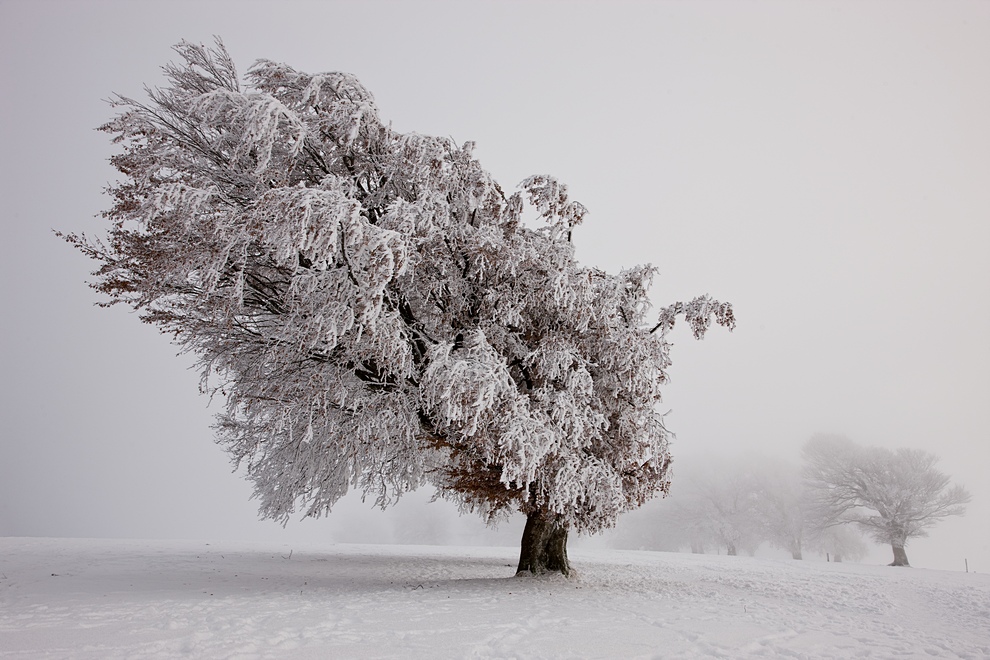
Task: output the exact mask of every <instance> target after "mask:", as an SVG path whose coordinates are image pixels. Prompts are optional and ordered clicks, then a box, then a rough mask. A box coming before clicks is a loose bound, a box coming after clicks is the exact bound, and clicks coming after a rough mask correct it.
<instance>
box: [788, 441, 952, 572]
mask: <svg viewBox="0 0 990 660" xmlns="http://www.w3.org/2000/svg"><path fill="white" fill-rule="evenodd" d="M804 457H805V461H806V465H805V471H804V476H805V481H806V483H807V485H808V489H809V495H810V501H811V504H812V507H813V509H814V511H815V513H816V516H817V517H818V518H819V519H820V520H821V521H823V527H828V526H834V525H841V524H844V523H855V524H857V525H858V526H859V527H861V528H862V529H863V530H864V531H865V532H867V533H868V534H869V535H870V536H872V537H873V538H874V539H875V540H876V541H877V542H878V543H885V544H890V546H891V548H892V549H893V552H894V561H893V562H892V563H891V566H908V565H909V564H908V558H907V553H906V552H905V547H906V546H907V543H908V541H909V540H910V539H912V538H917V537H922V536H927V535H928V529H929V528H930V527H932V526H933V525H935V524H936V523H938V522H939V521H940V520H942V519H943V518H946V517H948V516H961V515H963V513H964V512H965V505H966V504H967V503H968V502H969V499H970V497H969V493H968V492H967V491H966V489H965V488H963V487H962V486H959V485H951V484H950V479H949V477H948V476H947V475H945V474H944V473H942V472H940V471H939V470H938V469H936V467H935V465H936V463H937V462H938V457H937V456H935V455H934V454H930V453H928V452H925V451H921V450H917V449H897V450H891V449H885V448H881V447H866V448H864V447H860V446H858V445H855V444H853V443H852V442H851V441H849V440H848V439H846V438H843V437H838V436H816V437H814V438H812V439H811V440H809V441H808V443H807V444H806V445H805V446H804Z"/></svg>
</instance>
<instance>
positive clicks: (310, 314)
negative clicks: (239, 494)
mask: <svg viewBox="0 0 990 660" xmlns="http://www.w3.org/2000/svg"><path fill="white" fill-rule="evenodd" d="M176 51H177V52H178V53H179V54H180V55H181V56H182V58H183V60H184V63H182V64H179V65H176V64H170V65H167V66H166V67H165V68H164V71H165V74H166V77H167V79H168V86H167V87H165V88H164V89H154V90H149V92H148V95H149V100H148V101H147V102H144V103H142V102H139V101H135V100H132V99H128V98H123V97H118V98H117V100H116V101H115V105H116V106H117V107H120V108H122V112H121V114H119V115H118V116H117V117H116V118H115V119H113V120H112V121H111V122H109V123H108V124H106V125H105V126H103V127H102V130H104V131H106V132H107V133H109V134H111V135H113V139H114V141H115V142H116V143H117V144H119V145H120V146H121V148H122V152H121V153H119V154H118V155H116V156H114V157H113V158H112V162H113V164H114V165H115V166H116V168H117V169H118V170H119V171H120V173H121V174H122V175H123V180H122V181H121V182H118V183H116V184H114V185H112V186H111V187H110V189H109V192H110V194H111V195H112V196H113V198H114V204H113V206H112V208H111V209H110V210H108V211H107V212H106V213H105V216H106V218H107V219H108V220H109V221H110V228H109V230H108V235H107V237H106V239H105V241H99V240H95V241H94V240H89V239H87V238H86V237H85V236H75V235H71V236H68V237H67V239H68V240H69V241H70V242H71V243H73V244H75V245H76V246H77V247H78V248H80V249H81V250H82V251H83V252H85V253H86V254H88V255H89V256H90V257H92V258H93V259H95V260H97V261H98V262H99V263H100V264H101V265H100V268H99V270H97V271H96V273H95V275H96V276H97V278H98V279H97V281H96V282H95V283H94V285H93V286H94V288H95V289H96V290H97V291H100V292H102V293H104V294H106V295H107V296H109V302H108V303H106V304H114V303H124V304H127V305H130V306H132V307H133V308H135V309H137V310H140V311H141V313H142V319H143V320H144V321H146V322H148V323H151V324H154V325H156V326H158V327H159V328H160V329H161V330H162V331H163V332H164V333H166V334H169V335H171V336H172V338H173V339H174V341H176V342H177V343H178V344H179V345H180V346H181V347H182V348H183V349H184V350H186V351H189V352H191V353H193V354H195V355H196V356H197V357H198V365H199V368H200V371H201V374H202V389H203V390H204V391H205V392H208V393H211V394H212V393H219V394H221V395H225V397H226V410H225V412H223V413H222V414H221V415H219V418H218V422H217V425H216V428H217V430H218V433H219V441H220V442H221V443H222V444H223V445H224V446H225V447H226V449H227V450H228V451H229V452H230V454H231V456H232V457H233V459H234V460H235V461H236V462H237V464H240V465H244V466H246V468H247V474H248V477H249V478H250V479H251V480H252V481H253V482H254V488H255V495H256V497H257V498H258V500H259V502H260V508H261V513H262V514H263V515H264V516H267V517H272V518H275V519H279V520H283V521H285V520H287V519H288V517H289V516H290V515H291V514H292V513H294V512H295V511H297V510H300V509H301V510H302V512H303V513H304V515H306V516H319V515H322V514H324V513H328V512H329V511H330V509H331V507H332V506H333V505H334V503H335V502H337V501H338V499H339V498H340V497H341V496H342V495H344V493H345V492H347V490H348V489H349V488H352V487H353V488H357V489H359V490H361V491H362V492H363V493H364V494H366V495H372V496H374V497H375V498H376V501H377V503H378V504H380V505H381V506H383V507H384V506H386V505H388V504H390V503H392V502H394V501H395V499H396V498H397V497H398V496H399V495H401V494H402V493H404V492H408V491H410V490H412V489H415V488H417V487H419V486H423V485H426V484H432V485H433V486H435V488H436V489H438V491H439V493H440V494H441V495H442V496H444V497H448V498H451V499H453V500H455V501H458V502H459V503H460V505H461V506H462V507H463V508H464V509H466V510H474V511H478V512H480V513H481V514H482V515H484V516H486V517H488V518H489V519H491V518H492V517H495V516H499V515H501V514H503V513H505V512H510V511H512V510H520V511H522V512H523V513H524V514H525V515H526V516H527V522H526V527H525V531H524V533H523V539H522V548H521V552H520V560H519V570H520V571H534V572H539V571H543V570H556V571H561V572H563V573H565V574H566V573H568V572H569V563H568V560H567V554H566V541H567V534H568V530H570V529H574V530H577V531H581V530H589V531H594V530H599V529H602V528H605V527H608V526H610V525H612V524H614V521H615V519H616V517H617V516H618V515H619V513H621V512H622V511H625V510H628V509H631V508H634V507H636V506H639V505H640V504H642V503H643V502H645V501H646V500H647V499H649V498H651V497H653V496H654V495H656V494H658V493H663V492H665V491H666V490H667V488H668V484H669V480H668V474H667V468H668V465H669V462H670V456H669V452H668V432H667V430H666V428H664V424H663V420H662V417H661V416H660V414H659V413H658V412H657V411H656V407H657V405H658V403H659V401H660V390H661V386H662V385H663V384H664V383H665V382H666V378H667V369H668V367H669V365H670V358H669V349H670V343H669V342H668V340H667V333H668V332H669V331H670V329H671V328H672V327H673V326H674V322H675V319H676V318H677V317H683V318H684V319H685V321H686V322H687V323H688V324H689V325H690V327H691V329H692V330H693V333H694V335H695V336H696V337H697V338H701V337H702V336H703V335H704V333H705V331H706V330H707V329H708V328H709V326H710V324H711V322H712V320H714V321H716V322H717V323H719V324H721V325H724V326H728V327H730V328H731V327H733V325H734V322H735V321H734V318H733V312H732V307H731V306H730V305H729V304H725V303H719V302H717V301H715V300H712V299H710V298H708V297H707V296H703V297H699V298H696V299H694V300H692V301H690V302H688V303H676V304H673V305H670V306H668V307H665V308H663V309H661V310H660V311H659V314H658V315H656V316H654V317H652V318H653V320H652V321H649V320H648V319H649V317H648V314H649V309H650V301H649V298H648V293H647V291H648V288H649V286H650V283H651V281H652V278H653V276H654V273H655V269H654V268H653V267H651V266H641V267H635V268H631V269H629V270H625V271H622V272H621V273H619V274H618V275H612V274H609V273H606V272H603V271H601V270H599V269H597V268H588V267H582V266H580V265H579V264H578V263H577V262H576V261H575V259H574V246H573V245H572V243H571V239H572V232H573V230H574V228H575V227H576V226H577V225H579V224H580V223H581V221H582V220H583V219H584V217H585V215H586V210H585V208H584V207H583V206H582V205H581V204H579V203H577V202H575V201H571V200H570V199H569V197H568V194H567V189H566V187H565V186H564V185H562V184H560V183H558V182H557V181H556V180H554V179H553V178H552V177H549V176H534V177H531V178H529V179H526V180H525V181H523V182H522V184H521V190H520V191H518V192H515V193H513V194H511V195H506V193H504V192H503V189H502V188H501V187H500V186H499V185H498V184H497V183H496V182H495V181H494V180H493V179H492V178H491V176H490V175H489V174H488V173H487V172H486V171H485V170H484V169H482V167H481V166H480V164H479V163H478V161H477V160H475V159H474V158H473V157H472V155H471V154H472V146H473V145H472V144H471V143H466V144H464V145H463V146H458V145H456V144H455V143H454V142H453V141H452V140H450V139H448V138H438V137H429V136H425V135H419V134H415V133H410V134H400V133H397V132H395V131H393V130H392V129H391V127H390V125H388V124H386V123H383V122H382V121H381V120H380V119H379V116H378V111H377V109H376V107H375V104H374V101H373V99H372V96H371V94H370V93H369V92H368V91H367V90H366V89H365V88H364V87H363V86H362V85H361V84H360V83H359V82H358V81H357V79H355V78H354V77H353V76H351V75H348V74H343V73H324V74H317V75H309V74H306V73H302V72H299V71H296V70H295V69H292V68H290V67H288V66H286V65H283V64H276V63H274V62H270V61H265V60H262V61H259V62H257V63H256V64H255V65H254V67H253V68H252V69H251V70H250V71H249V72H248V74H247V77H246V84H245V86H244V87H243V88H242V82H241V80H240V79H239V78H238V75H237V74H236V72H235V68H234V64H233V62H232V61H231V59H230V57H229V56H228V54H227V52H226V51H225V50H224V48H223V46H222V44H220V43H219V41H218V43H217V47H216V48H213V49H210V48H205V47H203V46H198V45H193V44H189V43H186V42H183V43H181V44H179V45H178V46H177V47H176ZM527 202H528V203H529V204H530V205H532V206H533V207H534V208H535V212H536V214H537V215H538V217H539V219H540V220H541V221H542V223H543V226H541V227H539V228H536V229H533V228H529V227H527V226H526V225H525V224H524V223H523V222H522V221H521V216H522V212H523V208H524V205H525V204H526V203H527Z"/></svg>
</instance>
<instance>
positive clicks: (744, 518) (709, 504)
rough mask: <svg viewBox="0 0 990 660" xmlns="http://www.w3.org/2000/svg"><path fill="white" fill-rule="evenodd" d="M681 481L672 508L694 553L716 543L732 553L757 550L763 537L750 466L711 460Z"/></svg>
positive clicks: (728, 552) (751, 552)
mask: <svg viewBox="0 0 990 660" xmlns="http://www.w3.org/2000/svg"><path fill="white" fill-rule="evenodd" d="M680 484H681V486H680V487H679V488H678V489H677V491H676V492H675V493H674V494H673V495H672V496H671V507H672V508H673V509H674V516H675V519H676V520H677V521H678V524H679V525H681V527H682V528H683V533H684V534H685V535H686V536H687V538H688V539H689V542H690V546H691V550H692V552H704V549H705V548H706V547H713V546H714V547H719V546H720V547H723V548H725V551H726V554H729V555H736V554H738V553H739V552H740V551H742V552H747V553H748V554H753V553H754V552H755V551H756V549H757V547H759V545H760V543H761V542H762V541H763V539H762V537H761V536H760V532H761V530H760V521H759V517H758V513H757V504H758V503H757V494H756V489H755V487H754V482H753V474H752V472H751V470H750V469H748V468H746V467H744V466H740V465H739V464H738V462H732V463H730V462H727V461H718V460H712V461H710V462H709V464H707V465H706V466H705V469H704V471H698V472H695V473H693V474H692V475H691V477H690V478H688V479H685V480H683V481H681V482H680Z"/></svg>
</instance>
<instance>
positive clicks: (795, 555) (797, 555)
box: [791, 550, 802, 559]
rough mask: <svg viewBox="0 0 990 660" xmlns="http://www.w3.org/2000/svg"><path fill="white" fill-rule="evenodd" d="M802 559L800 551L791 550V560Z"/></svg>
mask: <svg viewBox="0 0 990 660" xmlns="http://www.w3.org/2000/svg"><path fill="white" fill-rule="evenodd" d="M801 558H802V557H801V551H800V550H791V559H801Z"/></svg>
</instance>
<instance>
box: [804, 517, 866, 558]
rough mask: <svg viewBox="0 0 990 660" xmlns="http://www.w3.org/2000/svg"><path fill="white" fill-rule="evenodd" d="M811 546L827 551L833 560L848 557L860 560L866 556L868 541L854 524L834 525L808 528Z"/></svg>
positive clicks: (827, 554)
mask: <svg viewBox="0 0 990 660" xmlns="http://www.w3.org/2000/svg"><path fill="white" fill-rule="evenodd" d="M807 536H808V541H809V546H810V547H812V548H814V549H816V550H818V551H820V552H822V553H825V554H826V556H827V557H829V558H830V560H831V561H834V562H836V563H841V562H842V561H844V560H846V559H851V560H853V561H858V560H860V559H862V558H863V557H865V556H866V552H867V548H866V543H864V542H863V537H861V536H860V535H859V533H857V532H856V531H855V530H854V529H853V525H832V526H829V527H825V528H815V527H814V526H813V525H809V528H808V534H807Z"/></svg>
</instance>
